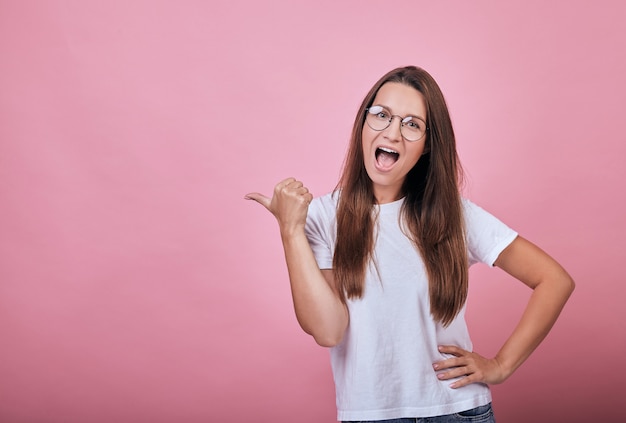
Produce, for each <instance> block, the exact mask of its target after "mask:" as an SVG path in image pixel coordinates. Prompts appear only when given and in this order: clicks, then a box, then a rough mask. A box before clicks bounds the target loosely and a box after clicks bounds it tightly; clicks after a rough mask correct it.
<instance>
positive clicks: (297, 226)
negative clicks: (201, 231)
mask: <svg viewBox="0 0 626 423" xmlns="http://www.w3.org/2000/svg"><path fill="white" fill-rule="evenodd" d="M374 104H381V105H384V106H386V107H387V108H388V109H389V110H390V111H391V112H392V114H394V115H399V116H406V115H414V116H418V117H422V118H424V119H425V117H426V108H425V103H424V98H423V96H422V95H421V93H419V92H418V91H417V90H415V89H414V88H412V87H410V86H407V85H403V84H400V83H387V84H385V85H383V86H382V87H381V89H380V90H379V92H378V94H377V96H376V98H375V100H374ZM362 135H363V153H364V160H365V163H364V164H365V168H366V170H367V173H368V175H369V177H370V178H371V180H372V182H373V187H374V195H375V197H376V199H377V201H378V202H379V204H383V203H387V202H391V201H395V200H397V199H399V198H400V197H401V187H402V183H403V182H404V179H405V178H406V175H407V173H408V172H409V170H410V169H411V168H412V167H413V166H414V165H415V164H416V163H417V161H418V160H419V158H420V157H421V155H422V154H423V153H424V145H425V141H424V140H420V141H417V142H408V141H406V140H404V139H403V138H402V135H401V133H400V120H399V119H398V118H394V119H393V122H392V123H391V125H390V126H389V127H388V128H387V129H385V130H383V131H374V130H372V129H371V128H369V127H368V126H367V125H364V127H363V133H362ZM380 146H384V147H387V148H391V149H393V150H395V151H397V152H398V153H399V159H398V161H397V162H396V163H395V164H394V165H393V166H392V167H390V168H389V169H384V170H381V169H380V168H377V166H376V158H375V151H376V148H377V147H380ZM245 198H246V199H249V200H254V201H256V202H258V203H259V204H261V205H262V206H264V207H265V208H266V209H267V210H268V211H269V212H271V213H272V214H273V215H274V216H275V217H276V220H277V222H278V226H279V229H280V234H281V239H282V243H283V249H284V252H285V260H286V262H287V269H288V272H289V280H290V285H291V292H292V296H293V302H294V309H295V312H296V317H297V319H298V322H299V324H300V326H301V327H302V329H303V330H304V331H305V332H306V333H308V334H310V335H312V336H313V337H314V339H315V341H316V342H317V343H318V344H319V345H322V346H325V347H332V346H335V345H337V344H339V343H340V342H341V340H342V338H343V335H344V333H345V330H346V328H347V326H348V323H349V314H348V309H347V307H346V305H345V304H343V303H342V302H341V301H340V299H339V295H338V293H337V292H336V290H335V288H334V283H333V271H332V269H325V270H320V269H319V267H318V265H317V262H316V261H315V257H314V255H313V252H312V250H311V247H310V246H309V243H308V240H307V238H306V235H305V231H304V226H305V222H306V216H307V211H308V206H309V203H310V202H311V200H312V199H313V196H312V194H311V193H310V192H309V190H308V189H307V188H306V187H305V186H304V185H303V183H302V182H301V181H298V180H296V179H295V178H287V179H285V180H283V181H281V182H279V183H278V184H277V185H276V187H275V188H274V193H273V195H272V197H271V198H270V197H267V196H265V195H263V194H260V193H257V192H253V193H250V194H247V195H246V196H245ZM495 265H496V266H497V267H499V268H501V269H502V270H504V271H505V272H507V273H508V274H510V275H511V276H513V277H515V278H516V279H518V280H519V281H521V282H522V283H524V284H525V285H527V286H528V287H529V288H531V289H532V290H533V293H532V295H531V297H530V299H529V302H528V304H527V306H526V308H525V310H524V313H523V314H522V317H521V319H520V321H519V323H518V324H517V326H516V327H515V329H514V330H513V332H512V334H511V336H510V337H509V338H508V339H507V341H506V342H505V343H504V345H503V346H502V348H501V349H500V350H499V351H498V353H497V354H496V356H495V357H493V358H486V357H483V356H482V355H480V354H478V353H476V352H472V351H467V350H464V349H462V348H459V347H457V346H454V345H442V346H440V347H439V350H440V351H441V352H442V353H447V354H452V355H454V356H455V357H454V358H449V359H446V360H442V361H439V362H436V363H433V372H435V371H436V372H437V377H438V378H439V379H441V380H448V379H452V378H456V377H462V378H461V379H459V380H458V381H456V382H455V383H453V384H451V385H450V387H451V388H453V389H457V388H461V387H463V386H466V385H468V384H470V383H486V384H497V383H501V382H503V381H504V380H506V379H507V378H508V377H509V376H511V374H513V372H514V371H515V370H516V369H517V368H518V367H519V366H520V365H521V364H522V363H523V362H524V361H525V360H526V359H527V358H528V356H529V355H530V354H531V353H532V352H533V351H534V350H535V348H537V346H538V345H539V344H540V343H541V341H542V340H543V339H544V338H545V337H546V335H547V334H548V332H549V331H550V329H551V328H552V326H553V325H554V323H555V321H556V319H557V317H558V315H559V314H560V312H561V310H562V309H563V306H564V305H565V303H566V301H567V299H568V298H569V296H570V295H571V293H572V291H573V289H574V282H573V280H572V278H571V277H570V276H569V275H568V274H567V272H566V271H565V270H564V269H563V268H562V267H561V266H560V265H559V264H558V263H557V262H556V261H555V260H554V259H553V258H551V257H550V256H549V255H548V254H546V253H545V252H543V251H542V250H541V249H540V248H538V247H537V246H535V245H534V244H532V243H531V242H529V241H527V240H525V239H524V238H522V237H517V238H516V239H515V240H514V241H513V242H512V243H511V244H510V245H509V246H508V247H507V248H506V249H505V250H504V251H503V252H502V253H501V254H500V256H499V257H498V259H497V260H496V262H495Z"/></svg>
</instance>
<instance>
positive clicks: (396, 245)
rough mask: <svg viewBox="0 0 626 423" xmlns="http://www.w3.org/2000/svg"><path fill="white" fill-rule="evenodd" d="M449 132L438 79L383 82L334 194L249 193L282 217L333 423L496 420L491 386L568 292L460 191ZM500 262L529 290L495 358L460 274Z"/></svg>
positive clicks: (362, 114)
mask: <svg viewBox="0 0 626 423" xmlns="http://www.w3.org/2000/svg"><path fill="white" fill-rule="evenodd" d="M455 143H456V142H455V137H454V132H453V129H452V123H451V120H450V116H449V113H448V109H447V106H446V103H445V100H444V97H443V95H442V93H441V91H440V89H439V87H438V85H437V83H436V82H435V80H434V79H433V78H432V77H431V76H430V75H429V74H428V73H427V72H426V71H424V70H423V69H420V68H417V67H413V66H409V67H403V68H398V69H394V70H392V71H391V72H389V73H388V74H386V75H384V76H383V77H382V78H381V79H380V80H379V81H378V82H377V83H376V84H375V85H374V86H373V87H372V89H371V90H370V91H369V93H368V94H367V95H366V97H365V99H364V100H363V103H362V104H361V107H360V108H359V112H358V113H357V116H356V119H355V122H354V127H353V131H352V137H351V142H350V147H349V151H348V153H347V157H346V161H345V165H344V170H343V174H342V176H341V179H340V181H339V184H338V185H337V188H336V189H335V191H334V192H332V193H330V194H327V195H325V196H322V197H319V198H315V199H314V198H313V196H312V195H311V193H309V191H308V190H307V188H306V187H305V186H304V185H303V183H302V182H300V181H297V180H295V179H294V178H288V179H285V180H283V181H281V182H279V183H278V184H277V185H276V187H275V188H274V193H273V196H272V197H271V198H269V197H266V196H264V195H262V194H259V193H251V194H248V195H247V196H246V198H248V199H252V200H255V201H257V202H259V203H260V204H262V205H263V206H265V208H267V210H269V211H270V212H271V213H272V214H273V215H274V216H275V217H276V219H277V220H278V224H279V228H280V234H281V238H282V243H283V246H284V250H285V259H286V262H287V267H288V271H289V278H290V282H291V290H292V295H293V301H294V306H295V311H296V316H297V319H298V322H299V323H300V325H301V326H302V329H303V330H304V331H305V332H307V333H309V334H311V335H312V336H313V337H314V338H315V341H316V342H317V343H318V344H319V345H322V346H326V347H331V364H332V369H333V375H334V380H335V385H336V386H335V387H336V394H337V409H338V419H339V420H341V421H389V422H416V421H426V420H420V419H422V418H427V417H428V418H429V419H428V420H427V421H428V422H432V423H435V422H440V423H443V422H457V421H470V420H471V421H472V422H479V421H480V422H493V421H495V420H494V417H493V411H492V409H491V395H490V392H489V388H488V386H487V385H488V384H495V383H501V382H503V381H504V380H506V379H507V378H508V377H509V376H510V375H511V374H512V373H513V372H514V371H515V370H516V369H517V368H518V367H519V366H520V365H521V364H522V363H523V362H524V360H526V359H527V358H528V356H529V355H530V354H531V352H532V351H533V350H534V349H535V348H536V347H537V345H539V343H540V342H541V341H542V340H543V339H544V337H545V336H546V335H547V333H548V331H549V330H550V328H551V327H552V325H553V324H554V322H555V320H556V319H557V317H558V315H559V313H560V311H561V309H562V308H563V306H564V304H565V302H566V301H567V299H568V297H569V296H570V294H571V293H572V290H573V289H574V283H573V281H572V279H571V278H570V276H569V275H568V274H567V273H566V272H565V270H564V269H563V268H562V267H561V266H560V265H559V264H558V263H557V262H555V261H554V260H553V259H552V258H551V257H550V256H548V255H547V254H546V253H545V252H543V251H542V250H540V249H539V248H538V247H536V246H535V245H533V244H532V243H530V242H529V241H527V240H525V239H524V238H522V237H520V236H518V234H517V233H516V232H514V231H513V230H512V229H510V228H509V227H507V226H506V225H504V224H503V223H502V222H500V221H499V220H498V219H496V218H495V217H493V216H492V215H490V214H489V213H487V212H486V211H484V210H482V209H481V208H479V207H478V206H476V205H475V204H473V203H472V202H470V201H469V200H466V199H464V198H462V197H461V195H460V193H459V182H458V181H459V179H460V176H461V170H460V165H459V164H458V157H457V152H456V145H455ZM476 262H484V263H486V264H488V265H491V266H494V265H495V266H498V267H499V268H501V269H503V270H504V271H505V272H507V273H509V274H511V275H512V276H514V277H515V278H517V279H519V280H520V281H521V282H523V283H524V284H526V285H527V286H529V287H530V288H531V289H533V293H532V295H531V297H530V300H529V302H528V305H527V307H526V309H525V311H524V313H523V315H522V317H521V319H520V321H519V324H518V325H517V327H516V328H515V329H514V330H513V333H512V334H511V335H510V337H509V338H508V340H507V341H506V342H505V343H504V345H503V346H502V348H501V349H500V351H499V352H498V353H497V354H496V356H495V357H493V358H487V357H483V356H481V355H479V354H478V353H476V352H474V351H473V350H472V343H471V341H470V337H469V334H468V331H467V327H466V324H465V320H464V310H465V300H466V298H467V291H468V269H469V266H470V265H472V264H474V263H476Z"/></svg>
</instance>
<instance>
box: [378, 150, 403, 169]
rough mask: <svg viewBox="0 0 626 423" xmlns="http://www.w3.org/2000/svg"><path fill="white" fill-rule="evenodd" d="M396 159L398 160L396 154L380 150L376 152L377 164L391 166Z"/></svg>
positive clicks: (385, 166)
mask: <svg viewBox="0 0 626 423" xmlns="http://www.w3.org/2000/svg"><path fill="white" fill-rule="evenodd" d="M396 160H398V156H397V155H396V154H392V153H387V152H385V151H380V152H379V153H378V158H377V159H376V161H377V162H378V165H379V166H380V167H383V168H388V167H391V166H392V165H393V164H394V163H395V162H396Z"/></svg>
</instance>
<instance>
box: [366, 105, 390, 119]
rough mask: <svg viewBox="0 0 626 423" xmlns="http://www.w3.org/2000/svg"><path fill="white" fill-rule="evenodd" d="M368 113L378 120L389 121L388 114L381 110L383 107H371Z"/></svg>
mask: <svg viewBox="0 0 626 423" xmlns="http://www.w3.org/2000/svg"><path fill="white" fill-rule="evenodd" d="M368 111H369V113H370V114H372V115H374V116H376V117H377V118H378V119H381V120H389V113H388V112H387V110H385V109H384V108H383V106H372V107H370V108H369V110H368Z"/></svg>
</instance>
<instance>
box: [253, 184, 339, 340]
mask: <svg viewBox="0 0 626 423" xmlns="http://www.w3.org/2000/svg"><path fill="white" fill-rule="evenodd" d="M246 198H247V199H250V200H255V201H257V202H258V203H259V204H261V205H263V206H264V207H265V208H266V209H267V210H269V211H270V212H271V213H272V214H273V215H274V216H275V217H276V220H277V221H278V226H279V228H280V236H281V240H282V243H283V248H284V251H285V261H286V262H287V270H288V272H289V281H290V283H291V295H292V297H293V305H294V309H295V312H296V318H297V319H298V323H299V324H300V326H301V327H302V329H303V330H304V331H305V332H306V333H308V334H309V335H311V336H313V338H315V342H317V343H318V344H319V345H322V346H324V347H332V346H335V345H337V344H338V343H339V342H341V339H342V338H343V335H344V333H345V330H346V328H347V326H348V320H349V317H348V309H347V307H346V305H345V304H344V303H342V301H341V300H340V297H339V294H338V292H337V291H336V289H335V284H334V280H333V272H332V270H330V269H325V270H320V268H319V267H318V265H317V261H316V260H315V256H314V255H313V251H312V250H311V246H310V245H309V241H308V239H307V237H306V234H305V231H304V226H305V224H306V216H307V212H308V207H309V203H310V202H311V200H312V199H313V196H312V195H311V193H309V191H308V189H307V188H306V187H304V185H303V184H302V182H300V181H296V180H295V179H294V178H288V179H285V180H283V181H281V182H279V183H278V184H277V185H276V187H275V188H274V194H273V196H272V198H268V197H266V196H264V195H263V194H259V193H250V194H248V195H246Z"/></svg>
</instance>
